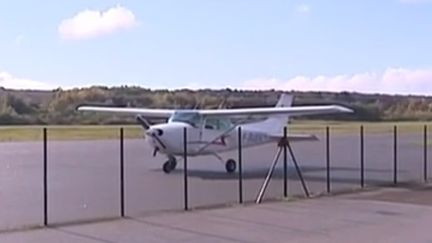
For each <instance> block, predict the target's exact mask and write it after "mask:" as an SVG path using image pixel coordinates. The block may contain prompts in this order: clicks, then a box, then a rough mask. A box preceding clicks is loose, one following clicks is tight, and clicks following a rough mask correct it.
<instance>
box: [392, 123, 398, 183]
mask: <svg viewBox="0 0 432 243" xmlns="http://www.w3.org/2000/svg"><path fill="white" fill-rule="evenodd" d="M397 162H398V161H397V126H396V125H395V126H394V127H393V184H395V185H396V184H397V169H398V168H397Z"/></svg>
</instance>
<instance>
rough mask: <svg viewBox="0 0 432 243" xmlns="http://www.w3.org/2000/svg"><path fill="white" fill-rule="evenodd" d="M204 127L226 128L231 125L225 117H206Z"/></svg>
mask: <svg viewBox="0 0 432 243" xmlns="http://www.w3.org/2000/svg"><path fill="white" fill-rule="evenodd" d="M204 127H205V128H206V129H213V130H226V129H229V128H230V127H231V122H230V121H229V119H226V118H207V119H206V121H205V125H204Z"/></svg>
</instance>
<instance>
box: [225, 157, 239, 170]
mask: <svg viewBox="0 0 432 243" xmlns="http://www.w3.org/2000/svg"><path fill="white" fill-rule="evenodd" d="M236 168H237V164H236V162H235V160H233V159H229V160H227V162H226V163H225V169H226V171H227V172H228V173H233V172H234V171H235V170H236Z"/></svg>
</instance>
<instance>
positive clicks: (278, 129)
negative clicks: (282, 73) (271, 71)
mask: <svg viewBox="0 0 432 243" xmlns="http://www.w3.org/2000/svg"><path fill="white" fill-rule="evenodd" d="M293 99H294V96H293V95H291V94H287V93H283V94H282V95H281V96H280V98H279V101H278V102H277V104H276V107H290V106H291V105H292V102H293ZM288 121H289V116H288V115H275V116H271V117H269V118H267V119H266V120H264V121H261V122H257V123H253V124H249V125H248V127H249V128H251V129H256V130H260V131H265V132H266V133H268V134H270V135H273V136H281V135H282V133H283V128H284V127H285V126H286V125H287V124H288Z"/></svg>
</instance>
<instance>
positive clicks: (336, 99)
mask: <svg viewBox="0 0 432 243" xmlns="http://www.w3.org/2000/svg"><path fill="white" fill-rule="evenodd" d="M281 93H282V91H277V90H267V91H244V90H232V89H221V90H210V89H203V90H188V89H181V90H150V89H145V88H142V87H128V86H120V87H101V86H94V87H90V88H81V89H72V90H62V89H56V90H52V91H32V90H7V89H3V88H0V124H1V125H33V124H50V125H51V124H53V125H54V124H65V125H66V124H129V123H134V122H135V118H134V117H133V116H125V115H118V114H99V113H88V112H77V111H76V107H77V106H79V105H82V104H94V105H104V106H121V107H146V108H174V109H204V108H206V109H217V108H244V107H258V106H274V104H275V103H276V102H277V100H278V97H279V95H280V94H281ZM290 93H293V94H294V96H295V99H294V106H295V105H323V104H340V105H344V106H347V107H350V108H352V109H354V111H355V113H354V114H349V115H347V114H342V115H336V116H334V115H332V116H312V117H305V119H331V120H356V121H389V120H391V121H400V120H423V121H426V120H432V97H429V96H403V95H385V94H361V93H352V92H298V91H292V92H290Z"/></svg>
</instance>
